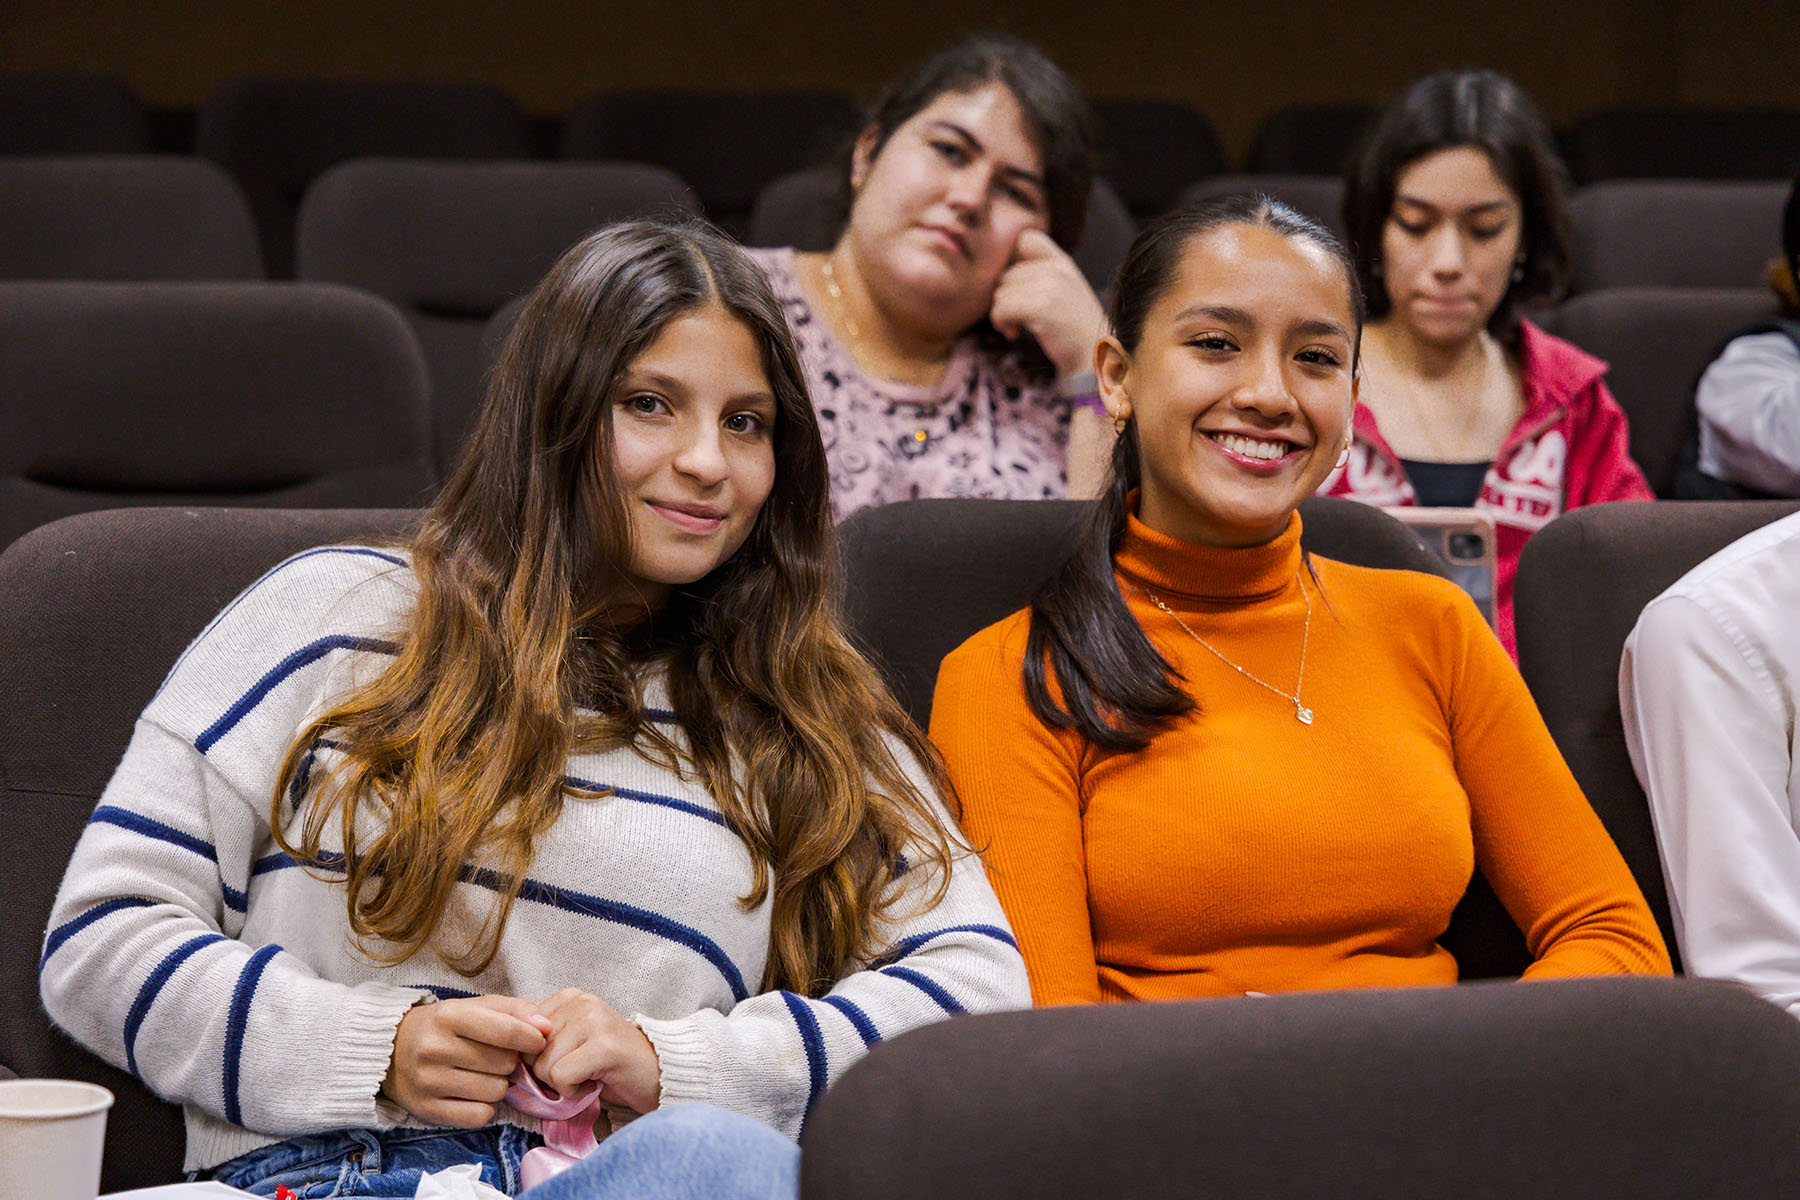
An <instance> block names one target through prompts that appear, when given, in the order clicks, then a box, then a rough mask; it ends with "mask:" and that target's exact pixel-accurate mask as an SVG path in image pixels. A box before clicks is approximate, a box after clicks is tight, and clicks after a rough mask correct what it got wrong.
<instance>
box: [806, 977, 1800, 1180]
mask: <svg viewBox="0 0 1800 1200" xmlns="http://www.w3.org/2000/svg"><path fill="white" fill-rule="evenodd" d="M1797 1072H1800V1026H1796V1024H1795V1023H1794V1020H1793V1018H1791V1017H1789V1016H1788V1015H1787V1014H1785V1013H1783V1012H1781V1011H1780V1010H1779V1009H1776V1008H1775V1007H1774V1006H1772V1005H1769V1004H1766V1003H1764V1002H1763V1001H1762V1000H1759V999H1757V998H1756V997H1754V996H1752V995H1750V994H1749V993H1748V992H1745V991H1743V990H1742V989H1740V988H1737V987H1734V986H1731V985H1729V984H1723V983H1712V982H1702V981H1697V980H1676V979H1588V980H1579V981H1560V982H1544V983H1532V984H1512V983H1488V984H1480V985H1476V986H1473V987H1462V988H1417V989H1412V990H1405V991H1394V990H1370V991H1343V992H1317V993H1311V994H1301V995H1288V996H1275V997H1270V998H1268V999H1253V998H1244V999H1218V1000H1199V1001H1179V1002H1171V1003H1163V1004H1108V1005H1097V1006H1091V1007H1076V1008H1052V1009H1039V1010H1036V1011H1033V1012H1018V1013H1000V1014H988V1015H984V1016H966V1017H957V1018H954V1019H952V1020H949V1021H945V1022H941V1023H939V1024H936V1025H930V1026H926V1027H925V1028H923V1029H919V1030H915V1031H913V1032H911V1033H907V1034H904V1035H902V1036H901V1037H899V1038H897V1039H895V1040H894V1041H893V1042H892V1043H889V1044H885V1045H879V1046H876V1047H875V1048H874V1049H873V1050H872V1051H871V1052H870V1054H869V1056H868V1058H867V1059H866V1060H865V1061H863V1062H860V1063H858V1064H856V1065H855V1066H853V1067H851V1068H850V1070H849V1071H848V1072H847V1073H846V1074H845V1075H844V1077H843V1078H842V1079H840V1080H839V1081H838V1083H837V1084H836V1085H835V1086H834V1087H833V1088H832V1090H831V1091H830V1092H829V1093H827V1094H826V1096H825V1098H824V1100H823V1101H821V1102H820V1104H819V1106H818V1108H817V1109H816V1110H815V1111H814V1112H813V1113H812V1114H811V1116H810V1117H809V1119H808V1121H807V1124H806V1128H805V1131H804V1132H803V1134H802V1136H801V1142H800V1144H801V1157H800V1194H801V1196H802V1197H803V1198H804V1200H902V1198H911V1197H921V1196H929V1197H932V1198H933V1200H965V1198H967V1200H976V1198H979V1200H1060V1198H1062V1197H1069V1198H1071V1200H1088V1198H1090V1197H1101V1196H1104V1197H1108V1198H1109V1200H1217V1198H1220V1197H1257V1198H1258V1200H1319V1198H1321V1197H1355V1198H1356V1200H1444V1198H1446V1197H1455V1198H1456V1200H1518V1198H1521V1197H1546V1198H1548V1197H1558V1198H1561V1197H1568V1198H1571V1200H1572V1198H1575V1197H1580V1198H1581V1200H1676V1198H1677V1197H1693V1196H1721V1197H1723V1196H1732V1197H1751V1196H1756V1197H1773V1196H1793V1195H1796V1194H1800V1155H1796V1154H1795V1153H1794V1146H1795V1144H1796V1139H1797V1138H1800V1106H1796V1105H1795V1104H1794V1102H1793V1087H1794V1079H1795V1078H1797V1077H1800V1075H1797V1074H1796V1073H1797Z"/></svg>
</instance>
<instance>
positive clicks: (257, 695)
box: [194, 633, 398, 754]
mask: <svg viewBox="0 0 1800 1200" xmlns="http://www.w3.org/2000/svg"><path fill="white" fill-rule="evenodd" d="M333 650H365V651H369V652H371V653H375V654H393V653H395V652H396V651H397V650H398V647H397V646H395V645H394V643H393V642H387V641H382V640H381V639H380V638H367V637H352V636H351V635H349V634H342V633H335V634H332V635H331V636H330V637H322V638H320V639H319V640H318V641H316V642H309V643H307V644H306V645H304V646H302V647H300V648H299V649H298V650H296V651H294V652H293V653H292V654H290V655H288V656H287V657H286V658H284V659H282V660H281V661H280V662H278V663H276V664H275V665H274V666H273V667H270V668H269V670H268V673H267V674H265V675H264V676H263V677H262V678H261V679H259V680H257V681H256V684H255V685H254V686H253V687H251V689H250V690H249V691H247V692H245V693H244V694H243V695H242V696H241V697H239V698H238V701H237V703H235V704H233V705H232V706H231V707H230V708H228V709H226V710H225V715H224V716H222V717H220V718H219V719H218V720H216V721H214V722H213V723H212V724H211V725H209V726H207V727H206V730H205V731H204V732H203V733H201V735H200V736H199V737H197V738H195V739H194V749H196V750H198V751H200V753H202V754H205V753H206V752H207V751H208V750H211V749H212V748H213V747H214V746H215V745H217V744H218V741H219V739H220V738H222V737H224V736H225V735H226V734H228V733H230V732H231V731H232V729H234V728H235V727H236V726H237V723H238V722H239V721H242V720H243V719H244V718H245V717H247V716H249V715H250V714H251V712H253V711H254V710H255V708H256V706H257V705H258V704H261V703H262V702H263V699H264V698H265V697H266V696H268V694H269V693H270V692H272V691H274V690H275V689H276V688H277V687H279V686H280V684H281V682H282V681H283V680H284V679H286V678H287V677H288V676H290V675H292V674H293V673H294V672H296V671H299V670H301V669H302V668H305V667H308V666H310V665H312V664H313V663H315V662H318V661H319V660H320V659H321V658H324V657H325V656H326V655H327V654H330V653H331V652H332V651H333Z"/></svg>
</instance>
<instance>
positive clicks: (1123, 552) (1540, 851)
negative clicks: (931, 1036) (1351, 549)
mask: <svg viewBox="0 0 1800 1200" xmlns="http://www.w3.org/2000/svg"><path fill="white" fill-rule="evenodd" d="M1313 562H1314V564H1315V566H1316V568H1317V570H1318V575H1319V580H1320V584H1321V585H1322V586H1320V587H1317V588H1315V586H1314V585H1313V582H1312V580H1311V579H1310V578H1308V579H1307V580H1306V584H1305V586H1306V589H1307V591H1308V592H1310V593H1311V594H1312V617H1311V623H1310V625H1311V633H1310V638H1309V641H1308V647H1307V651H1306V674H1305V678H1304V681H1303V683H1302V685H1301V688H1300V698H1301V700H1302V701H1303V702H1304V703H1305V705H1306V706H1307V707H1308V708H1310V709H1311V710H1312V712H1313V714H1314V720H1313V723H1312V724H1311V725H1305V724H1302V723H1301V722H1300V721H1299V720H1298V719H1297V718H1296V715H1295V710H1294V704H1293V702H1292V701H1290V700H1287V699H1285V698H1284V697H1283V696H1280V695H1276V694H1275V693H1273V692H1271V691H1270V690H1268V689H1267V688H1264V687H1261V686H1259V685H1258V684H1256V683H1254V682H1252V681H1250V680H1249V679H1247V678H1245V677H1244V676H1243V675H1241V674H1239V673H1238V672H1237V671H1235V670H1233V669H1232V668H1231V667H1230V666H1227V665H1226V664H1225V663H1224V662H1221V661H1220V660H1219V658H1218V657H1216V656H1215V655H1214V654H1213V653H1211V652H1210V651H1208V650H1207V649H1205V648H1204V647H1203V646H1201V645H1200V644H1199V643H1198V642H1196V641H1195V640H1194V638H1193V637H1191V636H1190V635H1189V634H1188V633H1187V632H1185V631H1183V630H1182V628H1181V626H1180V625H1178V624H1177V623H1176V622H1175V621H1174V620H1173V619H1172V618H1170V617H1169V616H1168V615H1167V614H1165V613H1164V612H1162V611H1161V610H1159V609H1157V608H1156V607H1154V606H1153V605H1152V604H1151V603H1150V602H1149V601H1148V600H1147V599H1146V598H1145V589H1149V590H1150V591H1152V592H1154V593H1155V594H1156V595H1157V596H1158V597H1160V598H1161V599H1162V600H1163V602H1164V603H1166V604H1167V605H1168V606H1169V607H1170V608H1171V609H1173V610H1174V611H1175V612H1176V613H1177V614H1179V615H1180V617H1181V619H1182V620H1183V621H1186V622H1187V624H1188V625H1189V626H1190V627H1192V629H1193V631H1194V632H1195V633H1197V634H1199V635H1200V636H1201V637H1203V638H1205V639H1206V640H1207V641H1208V642H1210V643H1211V644H1212V645H1213V646H1215V647H1216V648H1217V649H1218V651H1219V652H1220V653H1222V654H1224V655H1226V656H1228V657H1229V658H1230V659H1231V661H1232V662H1235V663H1237V664H1238V665H1239V666H1241V667H1242V668H1243V669H1244V670H1246V671H1248V672H1250V673H1251V674H1253V675H1256V676H1258V677H1259V678H1261V679H1263V680H1266V681H1268V682H1269V683H1270V684H1272V685H1274V686H1275V687H1277V688H1280V689H1282V690H1283V691H1284V692H1285V691H1291V690H1292V688H1293V684H1294V682H1295V676H1296V673H1297V671H1298V670H1299V667H1300V651H1301V639H1302V634H1303V627H1304V626H1305V625H1306V621H1307V618H1306V602H1305V599H1304V598H1303V597H1302V593H1301V590H1300V589H1301V584H1300V582H1299V580H1300V576H1301V575H1302V571H1303V569H1302V566H1301V557H1300V519H1299V517H1298V516H1295V518H1294V520H1293V522H1292V523H1291V525H1290V526H1289V528H1288V530H1287V532H1286V533H1284V534H1283V535H1282V536H1281V537H1279V538H1277V539H1275V541H1273V542H1271V543H1269V544H1268V545H1266V546H1258V547H1253V548H1250V549H1243V550H1227V549H1220V548H1216V547H1208V546H1196V545H1190V544H1188V543H1185V542H1180V541H1176V540H1174V539H1172V538H1169V537H1165V536H1163V535H1161V534H1159V533H1157V532H1155V531H1154V530H1151V529H1149V528H1147V527H1146V526H1144V525H1142V524H1141V523H1139V522H1138V521H1137V520H1136V518H1135V517H1134V518H1133V519H1132V521H1131V526H1130V529H1129V531H1128V533H1127V536H1126V539H1125V543H1124V545H1123V547H1122V548H1121V549H1120V552H1119V555H1118V557H1117V559H1116V560H1115V566H1116V568H1117V578H1118V580H1119V584H1120V587H1121V590H1122V592H1123V594H1124V596H1125V599H1126V602H1127V604H1128V605H1129V606H1130V609H1131V612H1132V615H1133V616H1135V617H1136V618H1137V620H1138V622H1139V623H1140V624H1141V625H1142V626H1143V627H1144V630H1145V632H1146V633H1147V634H1148V635H1149V637H1150V640H1151V642H1152V643H1153V644H1154V645H1155V646H1156V648H1157V649H1158V650H1159V651H1161V652H1162V654H1163V656H1164V657H1165V658H1167V659H1168V660H1169V662H1170V663H1171V664H1173V665H1174V667H1175V669H1176V670H1177V671H1179V672H1180V673H1181V676H1182V678H1183V679H1184V680H1185V681H1186V684H1185V686H1186V687H1187V688H1188V689H1189V692H1190V694H1191V695H1193V696H1194V697H1195V699H1196V700H1197V701H1198V707H1197V708H1196V709H1195V710H1194V711H1192V712H1190V713H1188V714H1187V715H1185V716H1182V717H1179V718H1177V719H1176V720H1175V721H1174V722H1173V723H1172V724H1170V725H1168V726H1166V727H1165V728H1164V729H1163V730H1162V731H1160V732H1159V733H1157V734H1156V735H1155V737H1154V738H1153V739H1152V740H1151V742H1150V744H1149V746H1148V747H1147V748H1146V749H1144V750H1142V751H1138V752H1127V753H1119V752H1112V751H1105V750H1101V749H1099V748H1097V747H1095V746H1094V745H1092V744H1091V743H1089V742H1088V741H1087V740H1086V739H1085V738H1083V737H1082V736H1081V735H1080V734H1079V733H1078V732H1075V731H1072V730H1052V729H1049V728H1047V727H1046V726H1045V725H1044V724H1043V723H1042V722H1041V721H1039V720H1038V718H1037V717H1036V716H1035V715H1034V714H1033V713H1032V711H1031V708H1030V706H1029V705H1028V704H1027V702H1026V699H1025V688H1024V684H1023V682H1022V679H1021V673H1020V670H1021V665H1022V663H1023V661H1024V655H1025V637H1026V631H1027V628H1028V626H1029V621H1030V612H1029V610H1024V611H1020V612H1017V613H1014V614H1013V615H1012V616H1010V617H1007V618H1006V619H1005V620H1003V621H1001V622H999V623H998V624H996V625H992V626H989V627H988V628H987V629H984V630H982V631H981V632H980V633H978V634H976V635H975V636H974V637H972V638H970V639H969V640H968V641H967V642H965V643H963V645H962V646H960V647H959V648H958V649H957V650H955V651H954V652H953V653H951V654H950V656H949V657H948V658H946V659H945V660H944V663H943V666H942V667H941V668H940V669H939V672H938V680H937V695H936V699H935V701H934V703H933V707H932V719H931V736H932V737H933V739H934V740H935V741H936V742H937V744H938V745H939V747H941V748H942V750H943V753H944V757H945V760H946V761H947V763H948V765H949V768H950V776H951V778H952V780H953V781H954V782H955V784H956V788H957V791H958V793H959V794H960V797H961V800H962V805H963V821H964V825H965V827H966V829H967V830H968V833H969V834H970V836H971V838H972V839H973V840H974V843H975V845H976V846H977V847H978V848H980V849H981V850H982V851H983V856H984V858H985V859H986V861H987V866H988V874H989V876H990V878H991V879H992V880H993V883H994V889H995V891H997V892H998V893H999V896H1000V902H1001V904H1002V905H1003V906H1004V907H1005V909H1006V912H1007V915H1008V916H1009V917H1010V918H1011V919H1012V923H1013V928H1014V930H1015V931H1016V933H1017V934H1018V938H1019V945H1020V947H1021V949H1022V950H1023V951H1024V955H1025V963H1026V966H1027V967H1028V968H1029V970H1030V973H1031V986H1032V992H1033V995H1034V996H1035V997H1036V999H1037V1002H1038V1003H1040V1004H1066V1003H1082V1002H1093V1001H1099V1000H1161V999H1173V998H1177V997H1189V996H1214V995H1229V994H1237V993H1242V992H1245V991H1260V992H1281V991H1296V990H1304V989H1311V988H1336V987H1363V986H1395V985H1407V984H1441V983H1452V982H1454V981H1455V980H1456V977H1457V969H1456V962H1455V960H1454V959H1452V958H1451V956H1450V954H1449V952H1448V951H1446V950H1444V949H1443V948H1442V947H1441V946H1439V945H1438V944H1437V939H1438V937H1439V936H1440V935H1441V934H1442V933H1443V932H1444V928H1445V926H1446V925H1447V924H1448V922H1449V920H1450V912H1451V909H1452V908H1454V907H1455V905H1456V903H1457V901H1458V900H1459V899H1461V897H1462V894H1463V891H1464V889H1465V888H1466V887H1467V885H1468V882H1469V877H1470V873H1471V870H1472V869H1473V868H1474V867H1475V866H1477V865H1479V866H1480V867H1481V870H1482V872H1483V873H1484V874H1485V875H1486V877H1487V879H1488V881H1489V882H1490V883H1491V884H1492V885H1493V887H1494V890H1495V891H1496V892H1497V893H1498V894H1499V896H1500V899H1501V900H1502V902H1504V903H1505V905H1506V908H1507V910H1508V911H1509V912H1510V913H1511V914H1512V916H1513V919H1514V920H1516V921H1517V922H1518V923H1519V926H1520V928H1521V929H1523V930H1524V931H1525V936H1526V941H1527V944H1528V945H1529V946H1530V949H1531V952H1532V954H1533V956H1534V957H1535V959H1536V961H1535V962H1534V964H1533V965H1532V967H1531V969H1530V970H1529V971H1527V972H1526V974H1527V976H1528V977H1550V976H1567V975H1605V974H1667V973H1668V971H1669V958H1668V953H1667V951H1666V950H1665V949H1664V948H1663V944H1662V939H1661V937H1660V936H1659V934H1658V933H1657V930H1656V922H1655V920H1654V918H1653V917H1652V916H1651V915H1650V910H1649V907H1648V906H1647V905H1646V904H1645V903H1644V899H1643V895H1642V893H1641V892H1639V890H1638V887H1637V884H1636V883H1635V881H1634V880H1633V879H1632V876H1631V872H1630V870H1629V869H1628V868H1627V867H1626V866H1625V863H1624V860H1623V859H1621V858H1620V857H1619V853H1618V851H1617V849H1616V848H1615V847H1614V846H1613V844H1612V841H1611V840H1610V839H1609V837H1608V836H1607V833H1606V831H1605V829H1604V828H1603V827H1602V826H1601V824H1600V821H1599V819H1598V818H1597V817H1596V816H1595V815H1594V813H1593V810H1592V809H1591V808H1589V806H1588V803H1587V800H1586V799H1585V798H1584V797H1583V796H1582V794H1581V790H1580V788H1579V787H1578V786H1577V785H1576V783H1575V780H1574V777H1573V776H1572V775H1570V773H1569V770H1568V767H1567V766H1565V765H1564V763H1563V760H1562V756H1561V755H1560V754H1559V753H1558V752H1557V749H1556V745H1555V743H1554V742H1552V741H1551V739H1550V734H1549V732H1548V731H1547V730H1546V729H1545V728H1544V723H1543V720H1542V719H1541V718H1540V717H1539V716H1538V712H1537V708H1536V706H1535V705H1534V704H1533V702H1532V699H1531V696H1530V695H1529V693H1527V691H1526V690H1525V684H1524V681H1523V680H1521V679H1520V678H1519V674H1518V672H1517V670H1516V669H1515V668H1514V667H1513V664H1512V662H1511V660H1510V659H1508V657H1507V655H1506V651H1505V650H1503V649H1502V648H1501V646H1500V643H1499V641H1498V640H1497V639H1496V638H1495V637H1494V634H1493V632H1492V631H1491V630H1490V629H1489V628H1488V627H1487V625H1486V624H1485V623H1484V622H1483V621H1482V619H1481V617H1480V615H1479V614H1478V613H1477V612H1476V610H1475V607H1474V605H1473V604H1471V603H1470V602H1469V601H1468V599H1467V598H1466V597H1465V596H1464V595H1463V594H1462V592H1460V591H1459V590H1457V589H1456V588H1455V587H1454V586H1453V585H1452V584H1450V583H1448V582H1446V581H1445V580H1442V579H1437V578H1434V577H1432V576H1428V575H1422V574H1417V573H1414V572H1409V571H1378V570H1371V569H1368V568H1363V567H1354V566H1350V565H1347V564H1345V563H1339V562H1333V561H1331V560H1328V559H1320V558H1317V557H1316V556H1315V557H1314V559H1313Z"/></svg>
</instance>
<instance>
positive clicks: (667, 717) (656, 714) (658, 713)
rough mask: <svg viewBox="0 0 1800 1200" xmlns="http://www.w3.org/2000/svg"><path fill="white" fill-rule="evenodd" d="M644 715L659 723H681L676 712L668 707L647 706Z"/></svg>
mask: <svg viewBox="0 0 1800 1200" xmlns="http://www.w3.org/2000/svg"><path fill="white" fill-rule="evenodd" d="M644 716H645V717H646V718H648V719H649V720H651V721H653V722H655V723H656V724H658V725H679V724H681V722H680V721H678V720H676V719H675V714H674V713H673V712H671V711H670V710H668V709H666V708H646V709H645V710H644Z"/></svg>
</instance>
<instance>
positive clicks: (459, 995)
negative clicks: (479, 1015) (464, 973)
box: [400, 983, 481, 1000]
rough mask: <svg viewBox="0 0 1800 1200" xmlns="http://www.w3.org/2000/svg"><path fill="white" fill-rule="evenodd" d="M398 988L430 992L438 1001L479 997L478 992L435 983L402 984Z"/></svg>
mask: <svg viewBox="0 0 1800 1200" xmlns="http://www.w3.org/2000/svg"><path fill="white" fill-rule="evenodd" d="M400 986H401V987H407V988H413V989H415V990H417V991H421V992H430V993H431V994H432V995H434V996H436V997H437V998H438V999H439V1000H473V999H474V998H475V997H477V996H479V995H481V993H480V992H465V991H463V990H462V989H461V988H453V987H442V986H440V985H438V984H435V983H403V984H401V985H400Z"/></svg>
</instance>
